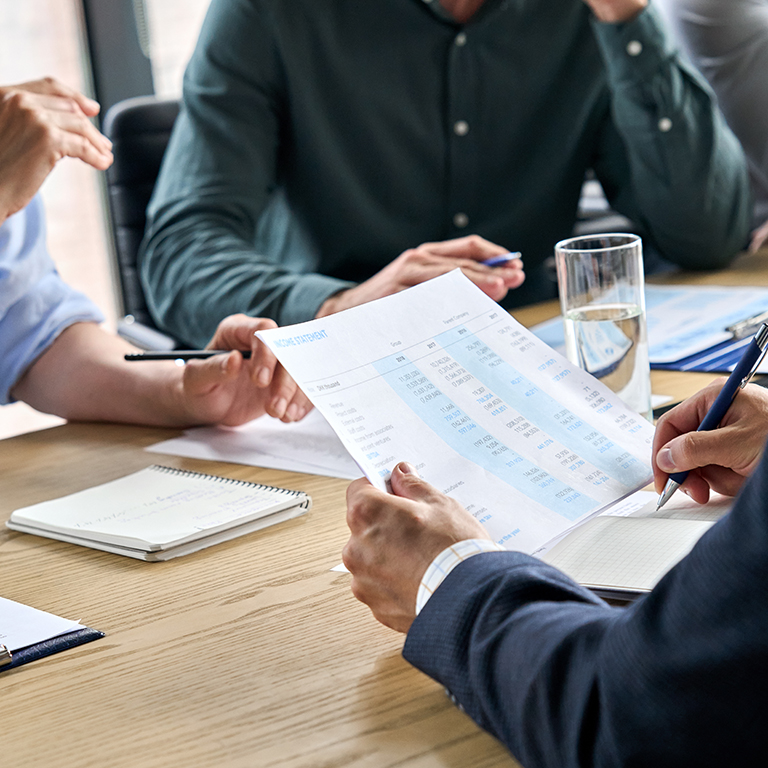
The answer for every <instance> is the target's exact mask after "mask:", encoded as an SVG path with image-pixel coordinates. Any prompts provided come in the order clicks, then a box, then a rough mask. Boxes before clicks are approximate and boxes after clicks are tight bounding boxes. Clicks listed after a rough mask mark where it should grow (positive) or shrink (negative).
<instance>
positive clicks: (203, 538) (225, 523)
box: [7, 465, 312, 561]
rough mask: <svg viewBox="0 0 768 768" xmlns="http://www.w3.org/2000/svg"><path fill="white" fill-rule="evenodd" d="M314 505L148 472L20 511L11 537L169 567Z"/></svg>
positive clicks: (185, 474) (264, 491) (260, 489)
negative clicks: (22, 536)
mask: <svg viewBox="0 0 768 768" xmlns="http://www.w3.org/2000/svg"><path fill="white" fill-rule="evenodd" d="M311 503H312V502H311V499H310V497H309V496H307V494H305V493H302V492H301V491H289V490H286V489H284V488H274V487H272V486H267V485H259V484H258V483H249V482H245V481H243V480H232V479H229V478H225V477H216V476H214V475H204V474H200V473H199V472H190V471H187V470H180V469H172V468H170V467H162V466H159V465H152V466H150V467H147V468H146V469H142V470H140V471H139V472H134V473H133V474H131V475H127V476H126V477H122V478H120V479H119V480H113V481H112V482H110V483H105V484H104V485H98V486H96V487H94V488H89V489H87V490H85V491H80V492H78V493H73V494H71V495H69V496H64V497H62V498H60V499H53V500H51V501H44V502H42V503H40V504H35V505H33V506H31V507H25V508H23V509H17V510H16V511H15V512H14V513H13V514H12V515H11V518H10V520H9V521H8V523H7V525H8V527H9V528H12V529H13V530H15V531H24V532H25V533H33V534H36V535H38V536H47V537H49V538H52V539H59V540H61V541H68V542H71V543H73V544H81V545H82V546H85V547H93V548H94V549H102V550H105V551H106V552H114V553H116V554H119V555H127V556H128V557H134V558H138V559H140V560H150V561H156V560H169V559H171V558H172V557H178V556H179V555H186V554H188V553H190V552H196V551H197V550H199V549H203V548H204V547H209V546H211V545H213V544H218V543H219V542H222V541H228V540H229V539H232V538H234V537H236V536H242V535H243V534H245V533H251V532H252V531H257V530H259V529H261V528H265V527H267V526H269V525H274V524H275V523H280V522H282V521H284V520H289V519H290V518H292V517H297V516H298V515H302V514H304V513H305V512H306V511H307V510H308V509H309V507H310V506H311Z"/></svg>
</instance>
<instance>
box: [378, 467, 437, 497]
mask: <svg viewBox="0 0 768 768" xmlns="http://www.w3.org/2000/svg"><path fill="white" fill-rule="evenodd" d="M390 482H391V483H392V492H393V493H394V494H395V495H396V496H402V497H403V498H405V499H411V500H412V501H429V500H431V499H434V498H437V497H438V496H439V495H440V492H439V491H438V490H437V489H436V488H435V487H434V486H431V485H430V484H429V483H428V482H426V480H422V479H421V477H419V473H418V472H417V471H416V467H414V466H413V465H412V464H409V463H408V462H407V461H401V462H400V463H399V464H398V465H397V466H396V467H395V468H394V469H393V470H392V477H391V478H390Z"/></svg>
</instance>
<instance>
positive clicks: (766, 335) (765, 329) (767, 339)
mask: <svg viewBox="0 0 768 768" xmlns="http://www.w3.org/2000/svg"><path fill="white" fill-rule="evenodd" d="M754 342H755V344H757V346H758V347H760V350H761V352H760V355H759V356H758V358H757V360H755V364H754V365H753V366H752V369H751V370H750V372H749V373H748V374H747V375H746V376H745V377H744V378H743V379H742V380H741V384H739V388H740V389H744V387H746V386H747V384H749V382H750V381H751V379H752V377H753V376H754V375H755V373H757V369H758V368H759V367H760V363H762V362H763V358H764V357H765V353H766V352H768V324H766V323H763V324H762V325H761V326H760V329H759V330H758V332H757V333H756V334H755V338H754Z"/></svg>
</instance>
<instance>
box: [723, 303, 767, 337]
mask: <svg viewBox="0 0 768 768" xmlns="http://www.w3.org/2000/svg"><path fill="white" fill-rule="evenodd" d="M765 322H768V310H766V311H765V312H758V314H756V315H752V317H746V318H744V320H739V322H737V323H733V324H732V325H727V326H726V327H725V330H726V331H727V332H728V333H730V334H731V336H733V338H734V339H745V338H746V337H747V336H749V335H751V334H753V333H754V332H755V331H756V330H757V328H759V327H760V325H761V324H762V323H765Z"/></svg>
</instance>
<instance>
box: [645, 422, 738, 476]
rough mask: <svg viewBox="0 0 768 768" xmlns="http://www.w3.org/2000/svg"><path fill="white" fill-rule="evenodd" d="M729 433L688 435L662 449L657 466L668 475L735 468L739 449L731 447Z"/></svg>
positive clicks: (671, 441)
mask: <svg viewBox="0 0 768 768" xmlns="http://www.w3.org/2000/svg"><path fill="white" fill-rule="evenodd" d="M726 432H727V430H725V429H715V430H712V431H709V432H688V433H686V434H684V435H680V436H679V437H675V438H673V439H672V440H670V441H669V442H668V443H667V444H666V445H665V446H663V447H662V448H660V449H659V452H658V454H657V456H656V464H657V466H658V467H659V469H660V470H662V471H663V472H666V473H667V474H669V473H672V472H685V471H687V470H691V469H697V468H699V467H706V466H708V465H710V464H716V465H719V466H721V467H733V466H734V464H736V463H738V461H739V457H738V455H737V454H738V447H737V446H735V445H732V444H731V445H729V442H728V437H727V435H726Z"/></svg>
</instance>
